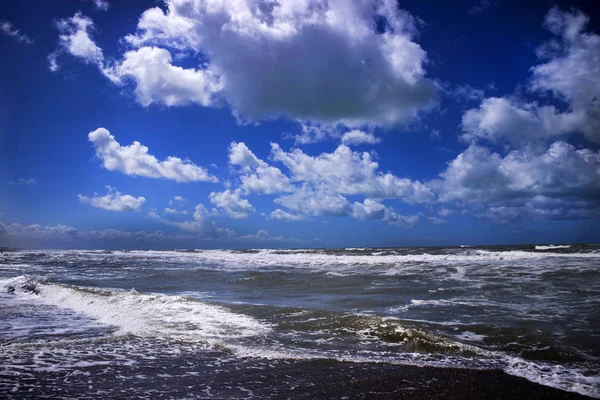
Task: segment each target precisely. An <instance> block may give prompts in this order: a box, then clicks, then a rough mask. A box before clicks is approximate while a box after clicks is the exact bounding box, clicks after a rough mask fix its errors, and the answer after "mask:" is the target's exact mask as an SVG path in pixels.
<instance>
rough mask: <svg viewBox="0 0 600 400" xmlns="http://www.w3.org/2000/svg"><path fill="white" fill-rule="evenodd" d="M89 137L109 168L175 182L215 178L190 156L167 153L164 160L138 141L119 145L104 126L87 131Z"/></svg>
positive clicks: (99, 156)
mask: <svg viewBox="0 0 600 400" xmlns="http://www.w3.org/2000/svg"><path fill="white" fill-rule="evenodd" d="M88 138H89V140H90V142H92V143H93V145H94V148H95V149H96V155H97V157H98V158H99V159H100V160H102V164H103V166H104V168H106V169H108V170H109V171H119V172H122V173H124V174H126V175H133V176H145V177H148V178H162V179H170V180H174V181H176V182H199V181H205V182H218V179H217V178H216V177H214V176H212V175H210V174H209V173H208V172H207V171H206V169H205V168H202V167H198V166H197V165H195V164H194V163H192V162H191V161H189V160H182V159H181V158H178V157H167V158H166V160H164V161H158V160H157V159H156V157H155V156H153V155H151V154H149V153H148V147H146V146H144V145H142V144H141V143H140V142H137V141H136V142H133V143H132V144H130V145H129V146H121V145H120V144H119V142H117V141H116V140H115V137H114V136H113V135H111V134H110V132H109V131H108V130H106V129H104V128H98V129H96V130H95V131H93V132H90V133H89V135H88Z"/></svg>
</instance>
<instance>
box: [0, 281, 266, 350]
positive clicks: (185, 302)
mask: <svg viewBox="0 0 600 400" xmlns="http://www.w3.org/2000/svg"><path fill="white" fill-rule="evenodd" d="M0 284H1V285H3V286H4V287H5V288H6V287H12V288H14V294H15V295H17V296H24V295H35V296H32V297H31V299H32V300H33V301H37V302H40V303H43V304H46V305H52V306H56V307H59V308H67V309H70V310H72V311H75V312H78V313H81V314H83V315H85V316H88V317H91V318H93V319H95V320H96V321H98V322H100V323H102V324H105V325H109V326H113V327H115V328H116V329H117V331H116V333H117V334H124V335H126V334H133V335H137V336H148V337H167V338H171V339H179V340H192V341H202V342H205V343H211V342H212V341H217V340H223V339H227V338H241V337H249V336H255V335H261V334H264V333H266V332H268V331H269V330H270V327H269V325H267V324H264V323H262V322H260V321H258V320H256V319H254V318H252V317H250V316H246V315H242V314H236V313H234V312H231V311H229V310H227V309H226V308H225V307H222V306H217V305H212V304H207V303H204V302H201V301H197V300H196V299H193V298H189V297H183V296H169V295H164V294H145V293H138V292H137V291H135V290H130V291H121V290H109V289H97V288H90V287H80V286H66V285H59V284H52V283H49V282H44V281H38V280H35V279H34V278H31V277H26V276H21V277H18V278H13V279H8V280H2V281H0Z"/></svg>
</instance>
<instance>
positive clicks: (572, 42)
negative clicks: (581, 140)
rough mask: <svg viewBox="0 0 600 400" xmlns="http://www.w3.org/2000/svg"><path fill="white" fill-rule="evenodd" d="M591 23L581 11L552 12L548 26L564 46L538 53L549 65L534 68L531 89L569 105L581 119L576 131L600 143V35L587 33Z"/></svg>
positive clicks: (553, 45) (546, 47) (550, 45)
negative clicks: (587, 26) (546, 93)
mask: <svg viewBox="0 0 600 400" xmlns="http://www.w3.org/2000/svg"><path fill="white" fill-rule="evenodd" d="M588 21H589V18H588V17H587V15H585V14H583V13H582V12H581V11H576V10H573V11H571V12H562V11H560V10H559V9H558V8H557V7H554V8H552V9H551V10H550V12H548V15H547V16H546V20H545V25H546V27H547V28H548V29H549V30H550V31H551V32H552V33H554V34H555V35H557V36H558V37H559V38H560V42H557V41H552V42H550V43H547V44H546V45H543V46H542V47H540V49H538V55H540V56H541V57H542V58H547V59H548V62H546V63H545V64H540V65H537V66H535V67H533V68H532V73H533V76H532V79H531V88H532V89H533V90H537V91H540V92H550V93H552V94H553V95H555V96H556V97H557V98H559V99H561V100H564V101H566V102H567V103H568V104H569V107H570V112H569V113H570V114H573V115H576V116H577V118H578V119H580V123H579V124H578V125H577V127H576V128H575V129H577V130H579V131H580V132H582V133H583V134H584V135H586V136H587V137H588V139H590V140H592V141H595V142H597V143H600V79H598V76H600V62H598V60H599V59H600V35H598V34H596V33H586V32H584V29H585V27H586V25H587V23H588ZM557 43H558V49H557V48H556V44H557Z"/></svg>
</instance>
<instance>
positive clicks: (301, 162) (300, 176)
mask: <svg viewBox="0 0 600 400" xmlns="http://www.w3.org/2000/svg"><path fill="white" fill-rule="evenodd" d="M271 147H272V149H271V155H272V157H273V159H274V160H277V161H280V162H282V163H283V164H284V165H285V166H286V167H287V168H288V169H289V170H290V172H291V180H292V181H295V182H301V183H310V184H311V185H313V186H315V187H317V186H320V185H325V186H326V187H328V188H332V190H335V191H336V192H337V193H339V194H342V195H364V196H365V197H370V198H399V199H402V200H403V201H405V202H407V203H410V204H413V203H429V202H433V201H434V199H435V195H434V194H433V193H432V192H431V190H430V189H429V188H428V187H427V186H425V185H424V184H422V183H421V182H419V181H412V180H410V179H405V178H399V177H397V176H395V175H393V174H390V173H386V174H384V173H382V172H379V171H378V168H379V164H378V163H377V162H376V161H373V159H372V157H371V154H370V153H367V152H363V153H359V152H354V151H352V150H351V149H350V148H349V147H347V146H345V145H340V146H339V147H338V148H337V149H336V150H335V151H334V152H333V153H322V154H320V155H318V156H314V157H313V156H310V155H308V154H306V153H304V152H303V151H302V150H300V149H295V150H293V151H291V152H285V151H283V150H282V149H281V147H280V146H279V145H278V144H275V143H272V144H271Z"/></svg>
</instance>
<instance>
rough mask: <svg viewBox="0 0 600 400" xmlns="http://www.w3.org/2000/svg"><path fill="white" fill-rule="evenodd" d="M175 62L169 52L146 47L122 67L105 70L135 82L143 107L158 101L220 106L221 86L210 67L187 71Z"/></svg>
mask: <svg viewBox="0 0 600 400" xmlns="http://www.w3.org/2000/svg"><path fill="white" fill-rule="evenodd" d="M172 62H173V58H172V56H171V53H170V52H169V51H168V50H166V49H162V48H158V47H142V48H140V49H137V50H131V51H128V52H127V53H125V55H124V56H123V60H122V61H121V62H120V63H119V64H116V65H114V66H112V67H111V68H104V69H103V72H104V73H105V75H107V76H108V77H109V78H110V79H113V80H116V81H118V82H123V81H124V80H127V79H129V80H132V81H134V82H135V94H136V97H137V100H138V102H139V103H141V104H142V105H143V106H149V105H150V104H152V103H154V102H158V103H162V104H165V105H167V106H176V105H184V104H188V103H196V104H199V105H202V106H209V105H218V104H216V103H217V101H216V100H215V99H214V96H215V93H217V92H218V91H219V90H220V87H221V85H220V83H219V80H218V78H217V77H216V76H215V74H214V73H212V71H211V70H210V68H205V69H195V68H188V69H185V68H182V67H179V66H176V65H173V63H172Z"/></svg>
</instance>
